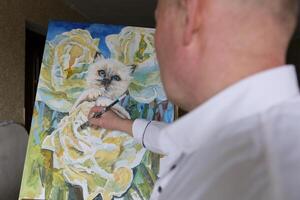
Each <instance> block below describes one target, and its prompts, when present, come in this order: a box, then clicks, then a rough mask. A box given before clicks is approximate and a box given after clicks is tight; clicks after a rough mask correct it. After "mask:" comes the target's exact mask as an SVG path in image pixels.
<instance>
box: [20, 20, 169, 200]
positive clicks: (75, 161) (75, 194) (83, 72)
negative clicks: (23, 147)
mask: <svg viewBox="0 0 300 200" xmlns="http://www.w3.org/2000/svg"><path fill="white" fill-rule="evenodd" d="M154 32H155V30H154V29H149V28H139V27H128V26H115V25H103V24H83V23H68V22H59V21H56V22H55V21H54V22H51V23H50V24H49V29H48V34H47V40H46V44H45V50H44V56H43V61H42V66H41V72H40V79H39V84H38V90H37V95H36V101H35V106H34V113H33V118H32V124H31V131H30V138H29V144H28V149H27V155H26V161H25V166H24V171H23V179H22V185H21V191H20V196H19V199H49V200H50V199H51V200H82V199H83V200H112V199H115V200H122V199H123V200H130V199H134V200H140V199H141V200H144V199H149V197H150V194H151V191H152V189H153V186H154V182H155V181H156V179H157V174H158V171H159V160H160V155H157V154H153V153H151V152H149V151H147V150H146V149H144V148H143V147H142V146H141V145H140V144H138V143H137V142H136V141H135V140H134V139H133V138H132V137H130V136H129V135H128V134H126V133H124V132H120V131H114V130H105V129H101V128H100V129H94V128H92V127H87V128H85V129H80V128H79V127H80V125H82V124H83V123H85V122H86V121H87V119H88V118H87V116H88V113H89V111H90V109H91V108H92V107H94V106H95V105H97V106H107V105H109V104H110V103H112V102H113V101H114V100H115V99H117V98H118V97H120V96H121V95H123V94H124V93H126V92H127V94H128V95H127V96H126V98H124V99H123V100H122V101H121V102H119V103H118V104H117V105H115V106H114V107H113V111H114V112H115V113H117V114H118V115H119V116H120V117H123V118H127V119H132V120H134V119H136V118H144V119H148V120H158V121H165V122H166V123H170V122H172V121H173V120H174V106H173V105H172V104H171V103H170V102H169V101H168V100H167V99H166V95H165V93H164V91H163V87H162V84H161V80H160V74H159V66H158V63H157V60H156V55H155V50H154Z"/></svg>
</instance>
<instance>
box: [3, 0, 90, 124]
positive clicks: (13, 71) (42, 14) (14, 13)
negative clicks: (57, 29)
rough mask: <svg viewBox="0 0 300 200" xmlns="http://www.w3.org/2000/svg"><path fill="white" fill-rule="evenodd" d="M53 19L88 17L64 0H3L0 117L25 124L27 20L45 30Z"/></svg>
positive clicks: (81, 19)
mask: <svg viewBox="0 0 300 200" xmlns="http://www.w3.org/2000/svg"><path fill="white" fill-rule="evenodd" d="M51 19H52V20H53V19H57V20H66V21H85V18H84V17H82V16H81V15H80V14H79V13H78V12H76V11H75V10H72V9H71V8H69V7H67V6H66V5H65V4H64V3H63V1H62V0H1V2H0V120H14V121H16V122H19V123H22V124H24V95H25V92H24V90H25V89H24V81H25V80H24V79H25V22H26V21H28V22H30V23H33V24H37V25H39V26H40V27H42V28H44V29H45V30H46V28H47V24H48V21H49V20H51Z"/></svg>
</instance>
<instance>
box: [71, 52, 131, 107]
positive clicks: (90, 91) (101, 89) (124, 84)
mask: <svg viewBox="0 0 300 200" xmlns="http://www.w3.org/2000/svg"><path fill="white" fill-rule="evenodd" d="M99 70H104V71H105V72H106V74H107V76H108V77H111V76H113V75H118V76H119V77H120V78H121V80H120V81H115V80H112V81H111V83H110V84H109V86H107V87H105V86H104V85H103V84H102V83H101V80H100V79H101V78H100V76H99V73H98V72H99ZM131 74H132V68H131V67H128V66H126V65H124V64H123V63H121V62H119V61H117V60H114V59H104V58H101V57H97V58H96V59H95V61H94V63H93V64H91V65H90V66H89V69H88V74H87V77H86V81H87V87H86V89H85V90H84V91H83V92H82V93H81V95H80V96H79V98H78V99H77V100H76V102H75V103H74V105H73V107H72V109H71V111H70V112H72V111H74V110H75V109H76V108H77V107H78V105H79V104H81V103H82V102H84V101H96V105H97V99H98V98H99V97H103V96H104V97H107V98H109V99H112V100H115V99H116V98H118V97H120V96H121V95H122V94H123V93H125V92H126V90H127V88H128V86H129V84H130V80H131V79H132V77H131Z"/></svg>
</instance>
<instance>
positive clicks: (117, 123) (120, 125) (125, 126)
mask: <svg viewBox="0 0 300 200" xmlns="http://www.w3.org/2000/svg"><path fill="white" fill-rule="evenodd" d="M103 109H104V107H100V106H95V107H93V108H92V109H91V110H90V113H89V116H88V118H89V123H90V124H91V125H93V126H96V127H98V128H105V129H110V130H118V131H123V132H126V133H128V134H129V135H131V136H132V124H133V122H132V121H131V120H129V119H123V118H121V117H119V116H118V115H117V114H115V113H114V112H113V111H111V110H109V111H107V112H105V113H104V114H103V115H102V116H101V117H100V118H93V116H94V113H96V112H101V111H102V110H103Z"/></svg>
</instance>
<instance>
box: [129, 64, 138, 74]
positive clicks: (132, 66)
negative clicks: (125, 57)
mask: <svg viewBox="0 0 300 200" xmlns="http://www.w3.org/2000/svg"><path fill="white" fill-rule="evenodd" d="M128 67H130V69H131V74H133V73H134V72H135V70H136V68H137V67H138V65H136V64H132V65H128Z"/></svg>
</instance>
